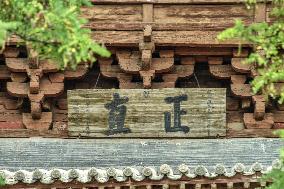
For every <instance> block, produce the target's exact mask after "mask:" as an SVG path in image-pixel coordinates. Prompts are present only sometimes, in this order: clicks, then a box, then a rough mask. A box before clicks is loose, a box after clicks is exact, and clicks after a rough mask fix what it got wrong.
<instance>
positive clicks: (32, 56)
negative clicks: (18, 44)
mask: <svg viewBox="0 0 284 189" xmlns="http://www.w3.org/2000/svg"><path fill="white" fill-rule="evenodd" d="M28 64H29V68H31V69H37V68H39V57H38V54H37V52H36V51H34V50H33V49H31V48H28Z"/></svg>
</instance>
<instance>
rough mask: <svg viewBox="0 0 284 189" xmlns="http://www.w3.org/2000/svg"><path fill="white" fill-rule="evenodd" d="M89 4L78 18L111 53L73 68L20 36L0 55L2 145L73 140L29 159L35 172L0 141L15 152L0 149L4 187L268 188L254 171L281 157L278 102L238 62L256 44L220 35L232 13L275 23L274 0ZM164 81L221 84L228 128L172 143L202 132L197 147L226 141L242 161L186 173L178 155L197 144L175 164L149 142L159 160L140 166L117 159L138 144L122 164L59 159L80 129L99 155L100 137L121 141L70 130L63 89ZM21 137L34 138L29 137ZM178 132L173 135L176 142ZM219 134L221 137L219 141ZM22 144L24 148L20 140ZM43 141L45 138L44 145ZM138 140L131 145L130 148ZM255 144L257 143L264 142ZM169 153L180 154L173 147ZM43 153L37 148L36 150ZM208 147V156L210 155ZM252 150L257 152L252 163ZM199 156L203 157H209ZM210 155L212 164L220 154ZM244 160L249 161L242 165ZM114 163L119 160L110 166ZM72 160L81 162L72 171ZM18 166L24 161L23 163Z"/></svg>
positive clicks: (103, 0) (163, 84)
mask: <svg viewBox="0 0 284 189" xmlns="http://www.w3.org/2000/svg"><path fill="white" fill-rule="evenodd" d="M93 4H94V7H91V8H89V7H88V8H82V12H83V17H85V18H87V19H88V20H89V23H88V24H87V25H86V26H85V27H88V28H90V29H92V31H93V32H92V35H93V36H92V37H93V39H94V40H95V41H97V42H99V43H102V44H104V45H105V46H106V47H107V48H108V49H109V50H110V51H111V52H112V56H111V57H110V58H100V57H98V61H97V63H95V64H94V66H93V67H89V65H88V64H85V63H82V64H80V65H79V66H78V69H77V71H72V70H66V71H59V70H58V69H57V67H56V65H55V64H54V63H52V62H51V61H47V60H39V59H38V57H37V56H35V55H34V53H33V51H32V50H29V49H27V48H26V47H24V46H20V47H19V46H17V40H16V39H11V40H10V42H9V43H7V46H6V49H5V51H4V52H3V54H1V55H0V86H1V87H0V115H1V116H0V138H2V139H0V140H1V142H3V143H4V144H5V143H7V145H10V143H11V145H12V146H13V144H12V143H13V141H17V142H18V146H16V148H17V152H18V153H19V154H21V153H20V152H22V153H27V154H29V153H28V152H32V153H30V157H34V158H35V161H39V160H38V159H37V158H40V157H41V158H42V156H43V154H44V153H42V152H41V151H40V150H38V149H37V147H38V146H41V145H43V144H45V145H46V146H47V147H48V146H52V147H54V149H56V148H57V147H56V146H58V145H59V144H60V145H61V144H62V143H65V142H66V141H67V144H65V146H63V147H62V148H63V150H64V149H69V150H67V151H66V152H65V153H63V154H61V153H60V152H59V151H58V152H56V150H55V151H54V152H53V151H52V150H51V151H50V154H45V155H44V157H46V158H47V160H46V161H45V160H41V161H43V162H45V163H47V164H48V162H49V161H51V159H54V158H57V159H58V162H59V163H57V164H56V163H53V164H52V163H50V165H46V166H45V165H40V164H39V165H38V167H33V168H34V169H36V171H32V170H30V169H29V167H28V166H24V164H21V163H19V162H20V161H21V159H18V158H17V157H16V156H17V153H15V150H14V149H8V148H2V147H1V148H0V150H1V149H3V152H5V153H8V154H10V155H11V156H12V157H14V159H13V161H11V159H9V158H11V156H5V155H1V156H3V160H4V161H3V163H1V160H0V170H1V169H2V168H3V169H5V166H7V164H9V163H10V164H9V166H8V169H7V170H6V171H4V172H3V173H5V174H6V175H9V178H10V179H11V180H9V182H10V183H11V184H10V185H6V186H5V188H68V187H72V188H99V189H102V188H115V189H119V188H141V189H142V188H147V189H150V188H163V189H167V188H180V189H241V188H251V189H252V188H257V187H265V186H266V185H267V184H268V183H263V182H259V180H258V178H259V177H260V175H261V174H262V173H264V172H265V171H267V170H269V169H271V166H272V165H273V166H274V167H277V166H279V162H278V161H272V160H274V159H276V158H277V157H278V155H277V150H278V149H277V146H279V145H280V144H282V143H281V141H280V140H279V139H277V138H276V137H277V136H275V135H274V134H273V131H275V130H277V129H281V128H283V127H284V116H283V115H284V107H283V106H282V105H278V104H277V103H276V102H274V101H269V102H265V100H264V98H263V97H262V96H261V95H254V94H253V93H252V90H251V86H250V84H249V82H250V81H251V80H252V79H253V78H254V77H255V76H256V75H257V72H256V69H257V68H256V67H254V66H253V65H246V64H243V63H242V62H243V60H244V59H245V58H246V57H248V55H249V53H250V52H251V51H252V50H253V47H252V45H251V44H246V43H243V48H242V51H241V52H238V51H239V50H238V47H239V43H240V42H239V41H235V40H231V41H218V40H217V35H218V34H219V33H220V32H221V31H223V30H224V29H226V28H228V27H230V26H233V25H234V22H235V19H241V20H243V21H244V23H246V24H250V23H254V22H262V21H266V22H271V21H272V18H271V17H270V15H269V13H270V10H271V5H270V4H269V3H261V2H260V3H259V4H258V6H257V8H256V9H251V10H248V9H247V8H246V6H245V5H244V1H242V0H93ZM277 86H279V87H281V86H282V83H278V84H277ZM165 88H186V89H191V88H222V89H226V94H225V97H226V102H225V114H226V120H225V132H224V133H223V134H222V135H214V136H213V135H212V136H211V135H208V136H207V137H200V136H196V137H194V136H193V137H192V136H190V137H183V140H182V139H177V140H181V141H178V142H176V144H177V143H182V144H183V142H185V143H184V145H185V146H187V145H189V146H190V143H191V141H193V142H194V141H197V140H200V141H199V142H200V143H202V140H203V141H207V142H208V141H209V142H208V143H207V144H206V145H204V146H203V147H201V149H204V150H205V151H206V149H209V148H211V147H212V146H218V148H226V149H230V148H231V151H230V150H229V151H228V154H229V153H231V154H234V155H236V157H239V159H235V160H236V161H239V162H240V163H239V164H238V163H233V164H230V163H229V162H235V160H234V161H233V160H231V161H230V160H227V159H224V160H223V161H224V162H225V163H226V161H228V164H227V165H226V166H221V165H220V166H219V167H218V166H215V164H214V165H209V164H208V165H207V166H208V167H211V168H212V169H211V168H208V169H207V168H206V167H204V166H203V165H199V163H198V162H197V163H193V164H194V166H193V167H191V169H193V172H190V171H189V168H188V166H187V164H190V162H183V161H181V159H186V158H185V157H186V154H187V153H195V152H194V151H191V152H187V151H186V150H185V151H181V152H180V153H181V154H180V156H181V157H182V158H181V159H180V162H176V163H173V164H172V165H171V164H170V163H163V162H160V163H158V162H159V161H158V159H159V158H158V155H157V154H156V155H157V157H156V156H155V150H154V151H153V150H152V151H151V149H149V151H148V153H149V155H151V154H152V155H153V156H155V157H156V158H158V159H155V158H154V159H153V161H154V162H157V164H155V163H153V162H152V164H151V163H149V162H147V161H144V160H141V162H144V163H142V164H143V165H142V166H140V168H136V167H133V166H131V164H129V165H128V164H127V161H126V162H124V161H123V159H125V157H126V156H127V157H128V156H129V155H130V156H134V154H135V153H134V152H133V151H135V150H133V151H129V154H127V153H126V154H124V151H122V152H119V153H118V154H116V155H117V156H121V157H120V158H118V159H120V160H121V163H122V164H119V163H118V162H114V163H105V165H104V166H103V168H102V169H89V167H91V165H90V166H84V164H83V163H80V161H81V162H82V161H85V160H86V159H85V160H84V158H81V159H80V158H79V156H78V159H80V161H79V160H78V161H73V160H72V158H71V159H69V161H70V162H74V164H73V165H70V166H68V167H64V166H61V165H63V164H61V163H62V162H63V161H64V158H62V157H65V155H66V157H68V154H69V153H70V151H72V150H74V149H73V148H70V146H69V144H68V143H70V145H71V144H72V145H73V146H76V143H74V141H76V140H75V138H76V139H77V138H81V139H78V140H79V141H81V140H82V141H84V140H93V142H94V145H93V146H92V145H91V146H90V147H89V148H86V149H88V150H93V151H95V152H98V154H100V153H101V152H100V150H101V147H100V146H97V145H96V144H97V143H100V142H101V143H102V144H101V145H102V146H105V148H107V149H108V148H110V147H109V146H108V145H107V144H108V141H113V143H116V141H117V142H118V143H119V144H120V143H121V140H126V141H127V139H121V137H119V136H114V137H111V138H108V137H96V135H94V136H89V135H84V134H83V133H80V130H79V131H78V132H77V133H75V134H74V132H70V130H71V127H70V128H69V125H68V107H69V105H68V101H67V91H68V90H71V91H72V90H76V89H97V90H98V89H144V90H149V89H165ZM88 136H89V137H88ZM153 136H154V135H151V134H150V135H143V138H144V139H139V138H141V137H140V136H134V138H132V137H130V138H128V141H132V140H133V141H134V142H133V145H134V143H135V140H144V141H139V142H140V143H141V144H142V143H143V144H144V143H145V144H147V142H149V141H148V140H157V139H156V137H153ZM34 137H41V138H46V139H37V138H34ZM8 138H13V139H8ZM21 138H30V140H29V139H21ZM51 138H54V139H51ZM82 138H83V139H82ZM86 138H92V139H86ZM93 138H96V139H93ZM174 138H175V137H174ZM196 138H198V139H196ZM244 138H250V139H248V140H247V139H244ZM252 138H256V139H252ZM264 138H266V139H264ZM54 140H55V141H57V140H59V141H57V142H59V144H54V143H52V144H51V143H50V142H52V141H54ZM162 140H164V142H165V141H167V140H169V139H167V137H166V138H164V139H162ZM174 140H175V139H171V141H173V142H175V141H174ZM246 140H247V141H246ZM251 140H252V141H251ZM60 141H62V142H60ZM126 141H125V143H127V142H126ZM9 142H10V143H9ZM215 142H216V143H215ZM235 142H237V143H235ZM238 142H240V143H241V144H242V145H241V147H242V148H240V149H239V151H234V147H236V148H237V147H238ZM37 143H38V144H37ZM222 143H226V145H225V146H222V145H221V144H222ZM250 144H251V145H250ZM254 144H255V146H253V145H254ZM257 144H259V145H257ZM21 145H22V146H21ZM60 145H59V146H60ZM78 145H79V144H78ZM80 145H81V147H80V146H79V147H78V148H76V150H78V151H80V148H83V146H85V145H86V144H84V142H82V144H80ZM131 145H132V144H131ZM131 145H130V146H129V149H131ZM195 145H196V144H195ZM19 146H20V147H19ZM27 146H29V148H26V147H27ZM68 146H69V147H68ZM134 146H135V145H134ZM138 146H139V145H138ZM162 146H163V145H162ZM210 146H211V147H210ZM233 146H234V147H233ZM18 147H19V148H20V150H19V151H18ZM21 148H23V149H21ZM44 148H45V147H44V146H42V149H44ZM117 148H118V149H120V148H122V149H124V148H125V150H126V151H127V147H126V146H123V145H122V144H121V146H119V147H117ZM133 148H135V147H133ZM137 148H138V147H137V146H136V148H135V149H137ZM139 148H142V147H139ZM172 148H173V147H172V146H171V147H170V146H167V145H165V146H163V147H161V149H163V150H162V151H161V154H162V155H164V156H166V155H165V154H167V153H166V151H168V150H169V149H172ZM218 148H217V151H218ZM255 148H257V149H255ZM258 148H263V151H261V149H258ZM25 149H30V150H29V151H28V150H25ZM47 149H48V148H47ZM243 149H251V152H253V153H255V154H254V155H255V156H253V154H251V156H250V155H249V153H250V152H244V153H246V154H245V155H244V156H238V154H239V153H242V151H243ZM254 149H255V150H254ZM271 149H274V150H271ZM195 150H196V151H198V150H197V149H195ZM219 150H220V149H219ZM269 150H271V151H269ZM106 151H107V150H106ZM268 151H269V153H268ZM174 152H176V153H177V154H178V153H179V151H178V150H174ZM41 153H42V155H41V156H37V155H35V154H41ZM81 153H83V152H82V151H81ZM85 153H86V152H85ZM106 153H108V152H106ZM109 153H111V152H109ZM145 153H146V152H145ZM204 153H205V152H204ZM12 154H14V155H12ZM19 154H18V155H19ZM114 154H115V153H114ZM221 154H222V153H221ZM140 155H141V156H143V154H140ZM223 155H224V154H223ZM59 156H60V157H59ZM94 156H95V154H94ZM101 156H102V157H103V156H104V154H103V153H102V154H101ZM209 156H210V155H208V157H207V158H208V159H210V158H211V157H209ZM224 156H226V155H224ZM76 157H77V156H76ZM254 157H257V158H258V159H257V158H256V159H255V162H252V161H251V160H252V159H254ZM5 158H6V159H5ZM22 158H24V157H22ZM26 158H28V156H27V157H26ZM48 158H50V159H48ZM145 158H146V157H145ZM199 158H200V156H198V155H197V156H193V159H188V161H195V160H198V159H199ZM217 158H218V157H217ZM67 159H68V158H67ZM102 159H103V158H102ZM262 160H263V161H262ZM86 161H88V160H86ZM90 161H91V160H90ZM101 161H102V160H101ZM137 161H138V160H137ZM139 161H140V160H139ZM173 161H174V160H173ZM177 161H178V159H177ZM242 161H243V162H242ZM60 162H61V163H60ZM202 162H203V163H206V162H207V160H204V161H202ZM260 162H262V163H260ZM5 163H6V164H5ZM13 163H15V164H13ZM123 163H125V164H127V167H126V168H125V167H123V166H124V164H123ZM147 163H148V164H147ZM183 163H185V164H183ZM213 163H217V164H218V163H219V161H217V160H216V161H213V162H212V164H213ZM242 163H243V164H246V163H247V164H250V166H249V167H246V168H245V167H244V165H243V164H242ZM99 164H100V163H99V162H97V163H96V164H95V165H94V166H99V167H100V165H99ZM13 165H15V166H14V167H13ZM133 165H137V162H135V161H134V163H133ZM41 166H43V167H41ZM54 166H58V167H60V169H59V168H58V169H52V168H56V167H54ZM78 166H79V167H78ZM115 166H117V167H118V168H114V167H115ZM121 166H122V167H121ZM148 166H154V167H156V168H157V167H158V168H157V169H155V168H151V167H148ZM172 166H176V167H175V168H174V167H172ZM213 166H215V168H213ZM76 167H77V168H82V169H85V171H78V170H76V169H75V168H76ZM138 167H139V166H138ZM17 168H19V169H22V168H23V169H26V170H24V171H23V170H21V171H20V170H17ZM47 169H48V170H47ZM51 169H52V170H51ZM64 169H66V170H64ZM226 170H230V171H226ZM0 173H1V172H0ZM43 178H45V179H43ZM84 179H85V180H84Z"/></svg>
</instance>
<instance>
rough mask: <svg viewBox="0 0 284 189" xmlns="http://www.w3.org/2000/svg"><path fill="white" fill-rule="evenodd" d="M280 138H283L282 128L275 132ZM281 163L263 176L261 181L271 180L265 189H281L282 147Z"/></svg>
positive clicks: (283, 184) (283, 131)
mask: <svg viewBox="0 0 284 189" xmlns="http://www.w3.org/2000/svg"><path fill="white" fill-rule="evenodd" d="M275 134H278V135H279V136H280V137H281V138H284V130H280V131H278V132H277V133H275ZM280 159H281V162H280V163H281V164H280V165H279V166H277V168H275V169H273V170H272V171H271V172H270V173H268V174H266V175H264V176H263V178H262V180H263V181H268V182H272V184H271V185H270V186H268V187H267V188H266V189H283V186H284V169H283V163H284V149H282V150H281V153H280Z"/></svg>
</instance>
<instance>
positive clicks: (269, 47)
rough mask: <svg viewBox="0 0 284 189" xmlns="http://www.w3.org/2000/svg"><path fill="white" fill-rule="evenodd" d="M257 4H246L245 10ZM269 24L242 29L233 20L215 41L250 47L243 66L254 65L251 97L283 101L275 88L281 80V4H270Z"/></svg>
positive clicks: (283, 14) (283, 62)
mask: <svg viewBox="0 0 284 189" xmlns="http://www.w3.org/2000/svg"><path fill="white" fill-rule="evenodd" d="M256 1H257V0H248V4H247V6H248V8H252V7H254V6H257V4H256ZM272 3H273V9H272V13H271V14H272V16H273V18H274V21H273V23H271V24H268V23H265V22H262V23H253V24H251V25H248V26H246V25H245V24H244V23H243V22H242V21H240V20H237V21H236V24H235V26H234V27H232V28H229V29H227V30H225V31H223V32H222V33H221V34H220V35H219V36H218V39H219V40H228V39H238V40H240V41H246V42H249V43H251V44H253V45H254V50H255V51H254V53H251V54H250V56H249V57H248V59H247V60H246V63H248V64H256V67H257V71H258V76H257V77H255V78H254V80H253V81H252V83H251V84H252V87H253V92H254V93H259V92H260V93H261V92H262V94H264V95H267V96H271V97H273V98H278V97H280V98H279V102H280V103H282V102H283V101H284V90H283V89H278V88H277V87H276V86H275V83H276V82H279V81H281V80H284V56H283V49H284V0H272Z"/></svg>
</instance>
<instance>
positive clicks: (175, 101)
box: [164, 95, 189, 133]
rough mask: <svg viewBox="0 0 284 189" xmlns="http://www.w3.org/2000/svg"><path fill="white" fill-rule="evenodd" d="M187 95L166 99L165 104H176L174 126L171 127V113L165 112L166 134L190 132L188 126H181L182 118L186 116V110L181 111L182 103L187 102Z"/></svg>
mask: <svg viewBox="0 0 284 189" xmlns="http://www.w3.org/2000/svg"><path fill="white" fill-rule="evenodd" d="M187 100H188V98H187V95H180V96H175V97H167V98H165V102H166V103H168V104H174V126H173V127H172V126H171V124H172V123H171V117H172V115H171V112H165V113H164V117H165V129H166V132H177V131H183V132H184V133H188V132H189V128H188V127H187V126H182V125H181V116H182V115H185V114H186V110H184V109H181V107H180V103H181V102H182V101H187Z"/></svg>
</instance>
